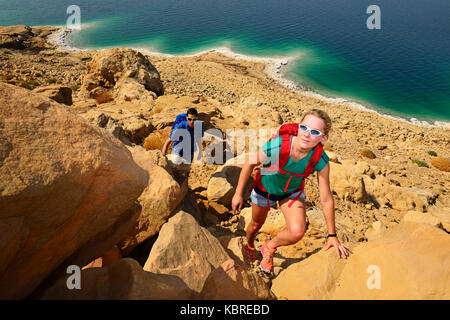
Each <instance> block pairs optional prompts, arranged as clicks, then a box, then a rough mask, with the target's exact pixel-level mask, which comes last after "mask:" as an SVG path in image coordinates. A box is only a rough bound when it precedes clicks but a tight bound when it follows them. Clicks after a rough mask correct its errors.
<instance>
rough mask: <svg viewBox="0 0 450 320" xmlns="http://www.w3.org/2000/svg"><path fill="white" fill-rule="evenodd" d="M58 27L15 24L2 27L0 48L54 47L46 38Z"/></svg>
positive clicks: (38, 48)
mask: <svg viewBox="0 0 450 320" xmlns="http://www.w3.org/2000/svg"><path fill="white" fill-rule="evenodd" d="M56 30H57V27H33V28H32V27H29V26H25V25H15V26H7V27H0V48H9V49H19V50H22V49H33V50H43V49H49V48H51V47H52V45H50V44H49V43H48V42H47V41H46V38H47V37H48V35H49V34H50V33H51V32H54V31H56Z"/></svg>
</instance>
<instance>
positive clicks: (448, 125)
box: [47, 23, 450, 129]
mask: <svg viewBox="0 0 450 320" xmlns="http://www.w3.org/2000/svg"><path fill="white" fill-rule="evenodd" d="M92 24H94V23H84V24H82V25H81V30H82V29H85V28H88V27H89V26H90V25H92ZM53 27H56V28H59V29H58V30H57V31H55V32H53V33H52V34H51V35H50V36H49V37H48V39H47V40H48V42H49V43H51V44H53V45H55V46H56V47H57V49H63V50H68V51H91V50H103V49H106V48H93V49H83V48H77V47H72V46H70V45H68V44H67V39H68V38H69V37H70V35H71V34H72V32H74V30H72V29H70V28H67V26H53ZM76 31H79V30H76ZM108 48H110V47H108ZM111 48H116V47H111ZM117 48H119V47H117ZM120 48H130V49H133V50H136V51H139V52H141V53H143V54H147V55H155V56H160V57H166V58H171V57H181V58H183V57H195V56H200V55H202V54H205V53H218V54H222V55H224V56H226V57H229V58H232V59H237V60H245V61H250V62H256V63H263V64H264V74H265V75H266V76H267V77H268V78H270V79H272V80H274V81H275V82H276V83H277V84H279V85H281V86H283V87H284V88H287V89H289V90H291V91H293V92H295V93H299V94H302V95H305V96H308V97H311V98H316V99H319V100H322V101H324V102H327V103H343V104H344V105H345V106H347V107H348V108H350V109H352V110H356V111H365V112H371V113H374V114H376V115H378V116H381V117H384V118H388V119H390V120H395V121H401V122H405V123H407V124H410V125H415V126H419V127H428V128H430V127H432V128H444V129H450V122H447V121H439V120H435V121H434V122H433V123H430V122H429V121H426V120H419V119H417V118H415V117H410V118H409V119H407V118H403V117H401V116H393V115H389V114H384V113H382V112H380V111H377V110H374V109H372V108H370V107H368V106H366V105H363V104H361V103H359V102H356V101H352V100H350V99H347V98H343V97H337V96H336V97H335V96H327V95H325V94H323V93H320V92H318V91H314V88H312V89H310V90H308V89H305V88H301V87H300V86H299V84H297V83H296V82H295V81H293V80H289V79H287V78H285V77H284V73H283V67H285V66H287V65H288V64H289V61H291V60H294V59H297V58H298V57H289V56H288V57H280V58H272V57H257V56H249V55H244V54H240V53H237V52H234V51H232V50H231V49H230V48H228V47H218V48H212V49H207V50H202V51H199V52H195V53H193V54H186V55H174V54H168V53H162V52H158V51H153V50H150V49H147V48H139V47H120Z"/></svg>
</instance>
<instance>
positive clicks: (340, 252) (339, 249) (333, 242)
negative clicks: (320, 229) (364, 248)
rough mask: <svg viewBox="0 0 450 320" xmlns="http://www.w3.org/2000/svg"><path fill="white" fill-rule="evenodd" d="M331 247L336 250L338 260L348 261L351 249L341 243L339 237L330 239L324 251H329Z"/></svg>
mask: <svg viewBox="0 0 450 320" xmlns="http://www.w3.org/2000/svg"><path fill="white" fill-rule="evenodd" d="M330 247H334V250H336V255H337V256H338V258H345V259H347V257H348V255H349V252H351V251H350V248H349V247H347V246H346V245H344V244H342V243H340V242H339V239H338V238H337V237H330V238H328V244H327V245H326V246H325V248H324V249H323V250H325V251H327V250H328V249H329V248H330ZM347 251H348V252H347Z"/></svg>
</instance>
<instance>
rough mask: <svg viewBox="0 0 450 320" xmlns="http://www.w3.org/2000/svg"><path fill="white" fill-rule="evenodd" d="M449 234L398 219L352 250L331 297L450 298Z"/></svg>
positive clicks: (425, 225)
mask: <svg viewBox="0 0 450 320" xmlns="http://www.w3.org/2000/svg"><path fill="white" fill-rule="evenodd" d="M449 240H450V235H448V234H447V233H445V232H444V231H442V230H440V229H438V228H435V227H432V226H430V225H427V224H423V223H412V222H402V223H400V224H399V225H398V226H396V227H394V228H392V229H391V230H389V231H386V232H385V234H383V237H381V238H379V239H376V240H373V241H369V242H367V243H364V244H362V245H360V246H358V247H356V248H355V249H354V252H353V254H352V255H351V256H350V257H349V259H348V261H347V265H346V266H345V268H344V270H343V272H342V274H341V275H340V277H339V280H338V281H339V286H338V287H337V288H336V290H335V292H334V294H333V297H332V298H333V299H368V300H373V299H388V300H392V299H402V300H403V299H407V300H411V299H432V300H436V299H449V298H450V246H448V243H449Z"/></svg>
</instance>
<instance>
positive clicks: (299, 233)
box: [267, 199, 306, 248]
mask: <svg viewBox="0 0 450 320" xmlns="http://www.w3.org/2000/svg"><path fill="white" fill-rule="evenodd" d="M291 201H292V199H286V200H283V201H282V202H281V212H282V213H283V215H284V219H285V221H286V228H285V229H283V230H282V231H281V232H280V233H278V234H277V235H276V236H275V237H274V238H273V239H272V240H270V241H269V243H268V244H267V245H268V246H269V247H270V248H277V247H279V246H287V245H290V244H294V243H297V242H298V241H300V239H301V238H303V235H304V234H305V231H306V210H305V201H304V200H295V202H294V203H293V204H292V206H291V207H290V208H289V204H290V203H291Z"/></svg>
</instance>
